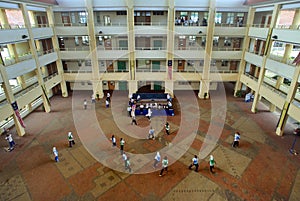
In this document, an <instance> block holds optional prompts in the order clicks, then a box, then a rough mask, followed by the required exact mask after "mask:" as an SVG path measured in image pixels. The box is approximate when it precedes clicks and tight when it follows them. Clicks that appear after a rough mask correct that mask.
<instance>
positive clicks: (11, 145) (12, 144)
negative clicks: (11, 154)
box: [5, 131, 16, 151]
mask: <svg viewBox="0 0 300 201" xmlns="http://www.w3.org/2000/svg"><path fill="white" fill-rule="evenodd" d="M7 132H8V131H6V133H7ZM5 139H6V140H7V142H8V144H9V148H8V151H12V150H13V149H14V148H15V145H16V143H15V141H14V139H13V137H12V135H11V133H7V134H6V137H5Z"/></svg>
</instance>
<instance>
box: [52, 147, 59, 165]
mask: <svg viewBox="0 0 300 201" xmlns="http://www.w3.org/2000/svg"><path fill="white" fill-rule="evenodd" d="M52 151H53V154H54V160H55V161H56V162H59V159H58V151H57V149H56V147H53V149H52Z"/></svg>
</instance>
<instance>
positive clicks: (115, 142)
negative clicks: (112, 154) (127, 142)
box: [111, 135, 117, 147]
mask: <svg viewBox="0 0 300 201" xmlns="http://www.w3.org/2000/svg"><path fill="white" fill-rule="evenodd" d="M111 142H112V146H113V147H116V146H117V140H116V138H115V135H112V136H111Z"/></svg>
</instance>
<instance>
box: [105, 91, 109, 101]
mask: <svg viewBox="0 0 300 201" xmlns="http://www.w3.org/2000/svg"><path fill="white" fill-rule="evenodd" d="M106 100H107V101H108V102H110V93H109V92H107V94H106Z"/></svg>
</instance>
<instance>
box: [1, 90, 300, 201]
mask: <svg viewBox="0 0 300 201" xmlns="http://www.w3.org/2000/svg"><path fill="white" fill-rule="evenodd" d="M126 93H127V92H116V91H115V92H113V93H112V104H111V106H112V107H111V108H105V106H104V100H100V101H98V102H96V104H95V105H92V104H91V103H89V105H88V109H87V110H84V109H83V105H82V103H83V99H85V98H89V96H90V95H91V94H90V93H88V92H84V91H82V92H76V94H75V93H73V95H70V96H69V97H68V98H62V97H60V96H55V97H53V98H52V99H51V105H52V106H51V112H50V113H44V112H43V111H42V109H41V108H39V109H37V110H36V111H35V112H33V113H32V114H30V115H29V116H28V117H26V118H25V119H24V121H25V123H26V126H27V127H26V133H27V134H26V135H25V136H24V137H18V136H17V135H16V133H15V130H14V128H12V132H13V137H14V139H15V142H16V143H17V146H16V148H15V150H13V151H12V152H6V151H5V150H4V148H5V147H7V142H6V141H5V140H4V136H1V139H2V140H1V142H0V145H1V147H3V151H1V152H0V161H1V163H0V200H3V201H9V200H14V201H15V200H18V201H27V200H36V201H56V200H57V201H75V200H82V201H83V200H86V201H90V200H99V201H100V200H101V201H102V200H103V201H110V200H112V201H115V200H117V201H119V200H120V201H125V200H128V201H134V200H145V201H156V200H164V201H169V200H170V201H171V200H172V201H173V200H174V201H177V200H179V201H185V200H187V201H191V200H211V201H217V200H230V201H231V200H249V201H252V200H253V201H254V200H258V201H259V200H260V201H285V200H290V201H299V200H300V192H299V189H300V171H299V167H300V158H299V155H298V156H294V155H291V154H290V153H289V151H288V150H289V148H290V147H291V145H292V143H293V141H294V139H295V136H294V135H293V134H292V130H293V128H294V127H295V125H293V124H291V123H288V124H287V126H286V130H285V134H284V136H282V137H280V136H277V135H275V128H276V124H277V121H278V118H279V114H277V113H270V112H268V111H267V110H268V108H267V107H265V106H264V105H263V104H260V105H259V107H258V112H257V113H256V114H253V113H251V112H250V108H251V104H252V103H245V102H244V101H243V99H241V98H234V97H233V96H232V94H233V92H232V86H231V85H230V84H226V94H227V97H222V93H221V92H220V91H212V92H211V99H209V100H199V99H197V98H194V97H191V94H192V95H194V93H193V92H183V91H180V92H175V96H176V99H175V100H174V107H175V116H174V117H167V118H165V117H153V118H152V120H151V121H148V119H146V117H143V116H138V117H137V122H138V125H137V126H134V125H130V122H131V119H130V118H129V117H128V116H127V111H126V105H127V101H128V100H127V94H126ZM222 110H224V111H225V112H226V113H222ZM95 120H96V121H95ZM165 121H168V122H169V123H170V126H171V135H170V136H166V135H165V134H164V130H163V126H164V123H165ZM150 126H152V127H154V128H155V130H156V135H157V136H156V140H147V139H146V136H147V133H148V129H149V127H150ZM99 128H100V129H99ZM236 130H238V131H240V133H241V142H240V147H239V148H232V147H231V143H232V140H233V134H234V132H235V131H236ZM69 131H72V132H73V135H74V137H75V142H76V144H75V145H74V146H73V147H72V148H69V147H68V141H67V133H68V132H69ZM112 134H114V135H115V136H116V138H117V142H118V145H119V139H120V138H121V137H122V138H124V139H125V141H126V143H125V152H126V153H128V154H129V155H130V158H131V167H132V173H131V174H129V173H128V171H127V172H125V171H124V164H123V161H122V158H121V155H120V152H119V150H118V148H112V147H111V144H110V142H109V138H110V137H111V135H112ZM297 137H298V136H297ZM53 146H56V147H57V149H58V151H59V158H60V162H59V163H55V162H54V159H53V154H52V147H53ZM295 149H296V150H300V140H299V141H297V142H296V146H295ZM200 150H201V152H199V151H200ZM156 151H160V152H161V155H162V156H163V157H164V156H165V155H167V156H168V157H169V162H170V163H171V164H170V166H169V170H168V172H167V173H166V174H164V176H163V177H159V176H158V175H159V171H160V166H159V168H157V169H156V170H154V169H153V167H152V164H153V158H154V156H155V153H156ZM195 154H198V155H199V156H200V159H201V160H200V167H199V172H194V171H192V170H189V169H188V165H190V163H191V159H192V158H193V155H195ZM210 154H212V155H214V157H215V160H216V162H217V164H216V170H215V171H216V173H215V174H210V173H209V165H208V158H209V155H210ZM99 160H100V162H99Z"/></svg>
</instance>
